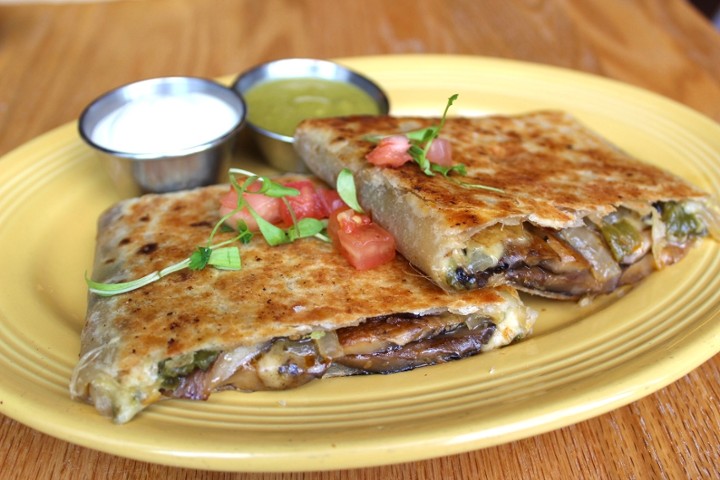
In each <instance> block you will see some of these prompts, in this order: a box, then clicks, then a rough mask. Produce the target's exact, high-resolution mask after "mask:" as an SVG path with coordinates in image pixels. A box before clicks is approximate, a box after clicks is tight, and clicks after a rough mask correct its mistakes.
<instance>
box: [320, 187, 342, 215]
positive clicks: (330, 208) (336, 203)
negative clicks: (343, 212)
mask: <svg viewBox="0 0 720 480" xmlns="http://www.w3.org/2000/svg"><path fill="white" fill-rule="evenodd" d="M317 194H318V197H319V198H320V203H321V204H322V206H323V209H324V210H325V217H324V218H327V217H329V216H330V214H331V213H332V212H334V211H335V210H338V209H340V208H347V205H345V202H343V200H342V198H340V195H339V194H338V192H337V191H336V190H330V189H327V188H318V189H317Z"/></svg>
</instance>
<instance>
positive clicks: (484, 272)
mask: <svg viewBox="0 0 720 480" xmlns="http://www.w3.org/2000/svg"><path fill="white" fill-rule="evenodd" d="M439 122H440V119H436V118H397V117H389V116H386V117H348V118H329V119H312V120H307V121H305V122H303V123H302V124H301V125H300V126H299V127H298V129H297V132H296V138H295V146H296V149H297V150H298V152H299V154H300V155H301V156H302V158H303V160H304V162H305V163H306V164H307V166H308V167H309V168H310V170H312V171H313V172H314V173H315V174H317V175H318V176H320V177H321V178H322V179H324V180H325V181H327V182H333V181H334V180H335V177H336V176H337V174H338V173H339V172H340V170H341V169H343V168H346V167H347V168H349V169H351V170H352V171H353V172H354V173H355V181H356V184H357V188H358V197H359V200H360V203H361V205H362V206H363V208H365V209H367V210H369V211H370V212H371V213H372V216H373V219H374V221H375V222H377V223H379V224H380V225H382V226H383V227H385V228H386V229H387V230H388V231H390V233H392V234H393V235H394V236H395V239H396V242H397V247H398V251H399V252H401V253H402V254H403V255H404V256H405V257H406V258H407V259H408V260H409V261H410V262H411V263H413V264H414V265H416V266H417V267H418V268H419V269H420V270H422V271H423V272H424V273H425V274H427V275H428V276H429V277H430V278H431V279H432V280H433V281H434V282H436V283H437V284H438V285H439V286H441V287H443V288H444V289H446V290H465V289H473V288H479V287H485V286H488V285H490V286H495V285H500V284H510V285H514V286H515V287H517V288H519V289H522V290H525V291H528V292H530V293H533V294H539V295H543V296H546V297H552V298H564V299H577V298H581V297H586V296H593V295H597V294H601V293H607V292H611V291H613V290H615V289H616V288H618V287H620V286H622V285H631V284H634V283H636V282H638V281H639V280H640V279H642V278H643V277H645V276H646V275H648V274H649V273H650V272H652V271H654V270H657V269H659V268H662V267H663V266H665V265H669V264H672V263H674V262H676V261H678V260H679V259H681V258H682V257H683V256H684V255H685V254H686V252H687V251H688V249H689V248H690V247H691V246H692V245H693V244H694V243H695V242H696V240H697V239H698V238H700V237H703V236H706V235H708V232H710V233H712V234H713V235H714V236H717V231H718V226H717V225H718V220H717V218H718V217H717V214H716V212H715V210H714V209H713V208H712V207H711V199H710V198H709V196H708V195H707V194H706V193H704V192H702V191H700V190H699V189H697V188H695V187H694V186H692V185H690V184H688V183H687V182H685V181H683V180H682V179H680V178H678V177H676V176H674V175H672V174H670V173H668V172H666V171H663V170H661V169H659V168H656V167H654V166H651V165H649V164H646V163H643V162H641V161H639V160H637V159H635V158H632V157H631V156H629V155H628V154H626V153H624V152H623V151H621V150H620V149H619V148H617V147H615V146H614V145H612V144H611V143H609V142H608V141H607V140H605V139H604V138H602V137H601V136H600V135H598V134H596V133H595V132H593V131H591V130H589V129H588V128H586V127H585V126H583V125H582V124H580V123H579V122H578V121H577V120H576V119H574V118H573V117H572V116H570V115H568V114H566V113H563V112H558V111H539V112H532V113H529V114H524V115H518V116H488V117H476V118H448V119H447V122H446V123H445V125H444V126H443V128H442V131H441V132H440V137H442V138H446V139H448V140H449V141H450V142H451V145H452V151H453V161H454V163H463V164H465V165H466V167H467V176H458V175H457V174H455V173H453V174H451V179H452V178H454V179H456V180H460V181H462V182H466V183H468V184H474V185H476V186H477V185H483V186H488V187H494V188H496V189H500V190H501V191H500V192H498V191H491V190H487V189H482V188H477V187H473V186H469V185H461V184H459V183H458V182H456V181H451V180H449V179H448V178H444V177H443V176H441V175H438V174H436V175H435V176H432V177H431V176H427V175H425V174H424V173H423V172H422V171H421V170H420V169H419V168H418V166H417V165H416V164H415V163H413V162H410V163H407V164H405V165H403V166H402V167H399V168H388V167H377V166H373V165H371V164H370V163H368V162H367V161H366V160H365V155H366V154H368V153H369V152H370V151H371V150H372V149H373V148H374V147H375V144H374V143H372V142H371V141H369V138H371V137H372V136H375V137H377V136H386V135H396V134H402V133H404V132H408V131H412V130H416V129H420V128H426V127H429V126H432V125H438V124H439Z"/></svg>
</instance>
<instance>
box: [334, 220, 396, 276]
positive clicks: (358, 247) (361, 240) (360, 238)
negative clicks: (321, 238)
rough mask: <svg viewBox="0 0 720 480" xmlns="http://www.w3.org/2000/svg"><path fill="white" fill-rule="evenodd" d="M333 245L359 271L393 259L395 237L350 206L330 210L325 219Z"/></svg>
mask: <svg viewBox="0 0 720 480" xmlns="http://www.w3.org/2000/svg"><path fill="white" fill-rule="evenodd" d="M328 235H329V236H330V238H331V239H332V241H333V245H335V248H337V249H338V250H339V251H340V253H341V254H342V255H343V256H344V257H345V258H346V259H347V261H348V262H349V263H350V265H352V266H353V267H355V268H356V269H358V270H368V269H370V268H375V267H377V266H379V265H382V264H384V263H387V262H389V261H391V260H392V259H393V258H395V239H394V238H393V236H392V235H390V233H388V232H387V230H385V229H384V228H382V227H381V226H380V225H378V224H376V223H373V221H372V219H370V217H368V216H367V215H363V214H359V213H356V212H355V211H353V210H352V209H349V208H348V209H342V210H338V211H336V212H333V213H332V214H331V215H330V219H329V222H328Z"/></svg>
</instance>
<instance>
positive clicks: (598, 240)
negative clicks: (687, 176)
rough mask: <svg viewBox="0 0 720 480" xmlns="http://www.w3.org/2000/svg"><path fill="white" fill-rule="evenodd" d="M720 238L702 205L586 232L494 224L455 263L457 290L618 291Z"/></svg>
mask: <svg viewBox="0 0 720 480" xmlns="http://www.w3.org/2000/svg"><path fill="white" fill-rule="evenodd" d="M708 234H711V235H713V236H717V234H718V219H717V218H716V217H715V216H714V213H712V212H711V211H709V210H708V209H706V208H705V207H704V206H702V205H700V204H699V203H697V202H692V201H686V202H660V203H656V204H655V205H653V208H652V209H650V211H649V212H646V213H644V214H642V213H639V212H636V211H633V210H629V209H627V208H620V209H618V210H617V211H615V212H613V213H612V214H610V215H607V216H606V217H603V218H599V219H592V218H586V219H585V222H584V225H582V226H578V227H573V228H566V229H563V230H553V229H550V228H543V227H538V226H535V225H531V224H530V223H523V224H519V225H494V226H492V227H490V228H488V229H485V230H483V231H482V233H481V234H478V235H477V236H476V237H473V239H472V244H471V245H469V246H468V247H466V248H463V249H459V250H456V251H454V252H453V253H452V254H451V255H450V258H449V266H448V270H447V271H448V282H449V284H450V285H451V286H452V287H454V288H456V289H458V290H463V289H472V288H480V287H484V286H486V285H495V284H497V283H500V282H501V279H505V281H507V282H509V283H510V284H512V285H514V286H516V287H517V288H520V289H526V290H530V291H534V292H546V293H547V294H548V295H549V296H554V297H560V298H569V299H574V298H580V297H584V296H592V295H597V294H602V293H608V292H611V291H613V290H615V289H617V288H618V287H621V286H623V285H631V284H635V283H637V282H638V281H640V280H641V279H642V278H644V277H645V276H647V275H648V274H650V273H651V272H652V271H654V270H657V269H660V268H662V267H663V266H666V265H671V264H673V263H675V262H677V261H678V260H680V259H681V258H683V257H684V256H685V255H686V254H687V252H688V251H689V249H690V248H691V247H692V245H693V244H694V243H695V241H696V240H697V239H698V238H701V237H704V236H707V235H708Z"/></svg>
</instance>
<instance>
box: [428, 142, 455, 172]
mask: <svg viewBox="0 0 720 480" xmlns="http://www.w3.org/2000/svg"><path fill="white" fill-rule="evenodd" d="M426 157H427V159H428V160H430V162H432V163H435V164H437V165H442V166H443V167H449V166H451V165H452V145H451V144H450V141H449V140H447V139H445V138H436V139H435V140H433V142H432V143H431V144H430V148H429V149H428V152H427V154H426Z"/></svg>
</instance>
